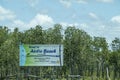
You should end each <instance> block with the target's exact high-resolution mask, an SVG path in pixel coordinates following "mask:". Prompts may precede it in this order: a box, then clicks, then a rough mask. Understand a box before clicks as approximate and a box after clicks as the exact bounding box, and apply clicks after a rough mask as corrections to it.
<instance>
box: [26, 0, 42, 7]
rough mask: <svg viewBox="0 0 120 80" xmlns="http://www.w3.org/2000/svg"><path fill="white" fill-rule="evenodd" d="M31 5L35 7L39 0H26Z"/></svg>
mask: <svg viewBox="0 0 120 80" xmlns="http://www.w3.org/2000/svg"><path fill="white" fill-rule="evenodd" d="M27 1H28V3H29V5H30V6H31V7H35V6H36V5H37V4H38V3H39V1H40V0H27Z"/></svg>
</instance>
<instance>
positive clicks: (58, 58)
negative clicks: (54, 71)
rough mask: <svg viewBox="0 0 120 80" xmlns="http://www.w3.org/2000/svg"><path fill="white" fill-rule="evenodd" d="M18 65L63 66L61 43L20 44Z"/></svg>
mask: <svg viewBox="0 0 120 80" xmlns="http://www.w3.org/2000/svg"><path fill="white" fill-rule="evenodd" d="M19 48H20V66H63V45H39V44H35V45H31V44H21V45H20V46H19Z"/></svg>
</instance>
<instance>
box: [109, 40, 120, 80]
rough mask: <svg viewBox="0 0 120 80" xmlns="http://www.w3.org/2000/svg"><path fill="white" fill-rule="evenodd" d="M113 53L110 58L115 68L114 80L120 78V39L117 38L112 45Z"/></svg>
mask: <svg viewBox="0 0 120 80" xmlns="http://www.w3.org/2000/svg"><path fill="white" fill-rule="evenodd" d="M111 47H112V53H111V56H110V63H111V64H112V65H113V68H114V76H113V77H114V78H113V79H114V80H115V78H117V77H118V78H120V38H115V39H114V40H113V41H112V44H111Z"/></svg>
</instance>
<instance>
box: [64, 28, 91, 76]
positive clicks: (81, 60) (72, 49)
mask: <svg viewBox="0 0 120 80" xmlns="http://www.w3.org/2000/svg"><path fill="white" fill-rule="evenodd" d="M64 35H65V40H64V54H65V55H64V58H65V59H64V60H65V65H66V67H67V69H69V70H68V71H67V72H68V73H67V74H73V75H75V74H80V75H84V73H83V72H85V70H86V66H87V65H88V63H89V60H88V59H89V57H88V54H90V44H91V37H90V36H89V35H88V34H87V33H86V32H85V31H83V30H80V29H77V28H75V27H74V26H73V27H71V26H69V27H67V29H66V30H65V34H64Z"/></svg>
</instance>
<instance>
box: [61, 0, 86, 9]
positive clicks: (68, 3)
mask: <svg viewBox="0 0 120 80" xmlns="http://www.w3.org/2000/svg"><path fill="white" fill-rule="evenodd" d="M59 1H60V3H62V4H63V5H64V6H65V7H67V8H69V7H70V6H71V5H72V4H73V3H74V2H75V3H81V4H86V3H87V0H59Z"/></svg>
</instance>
